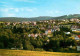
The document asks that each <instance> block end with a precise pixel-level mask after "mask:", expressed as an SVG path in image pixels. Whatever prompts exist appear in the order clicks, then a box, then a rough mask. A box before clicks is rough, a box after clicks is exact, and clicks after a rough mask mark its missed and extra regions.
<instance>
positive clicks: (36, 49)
mask: <svg viewBox="0 0 80 56" xmlns="http://www.w3.org/2000/svg"><path fill="white" fill-rule="evenodd" d="M34 51H44V49H42V48H35V49H34Z"/></svg>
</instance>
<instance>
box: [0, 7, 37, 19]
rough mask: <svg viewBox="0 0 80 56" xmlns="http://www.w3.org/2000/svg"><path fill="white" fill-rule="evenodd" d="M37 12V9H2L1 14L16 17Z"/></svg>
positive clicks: (0, 9)
mask: <svg viewBox="0 0 80 56" xmlns="http://www.w3.org/2000/svg"><path fill="white" fill-rule="evenodd" d="M36 11H37V8H0V13H1V15H2V16H4V17H16V16H21V15H23V16H24V15H29V14H30V15H31V14H34V13H35V12H36Z"/></svg>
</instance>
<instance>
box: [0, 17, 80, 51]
mask: <svg viewBox="0 0 80 56" xmlns="http://www.w3.org/2000/svg"><path fill="white" fill-rule="evenodd" d="M3 38H4V39H3ZM52 43H53V44H52ZM0 48H9V49H26V50H46V51H69V50H72V51H73V50H74V51H80V19H77V18H72V19H52V20H41V21H22V22H0ZM55 49H56V50H55Z"/></svg>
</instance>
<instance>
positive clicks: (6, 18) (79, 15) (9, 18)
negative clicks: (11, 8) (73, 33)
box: [0, 14, 80, 22]
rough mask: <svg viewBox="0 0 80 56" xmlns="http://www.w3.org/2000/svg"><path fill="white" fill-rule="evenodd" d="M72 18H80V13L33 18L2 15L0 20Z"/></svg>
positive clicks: (20, 20)
mask: <svg viewBox="0 0 80 56" xmlns="http://www.w3.org/2000/svg"><path fill="white" fill-rule="evenodd" d="M71 18H79V19H80V14H74V15H64V16H59V17H50V16H40V17H32V18H22V17H0V21H5V22H22V21H40V20H50V19H71Z"/></svg>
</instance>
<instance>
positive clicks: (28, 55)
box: [0, 49, 80, 56]
mask: <svg viewBox="0 0 80 56" xmlns="http://www.w3.org/2000/svg"><path fill="white" fill-rule="evenodd" d="M0 56H80V53H61V52H45V51H43V52H40V51H26V50H7V49H0Z"/></svg>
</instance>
